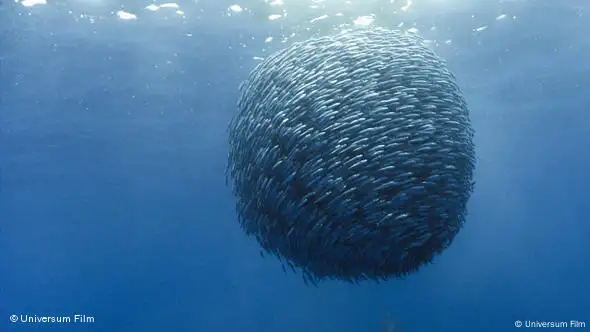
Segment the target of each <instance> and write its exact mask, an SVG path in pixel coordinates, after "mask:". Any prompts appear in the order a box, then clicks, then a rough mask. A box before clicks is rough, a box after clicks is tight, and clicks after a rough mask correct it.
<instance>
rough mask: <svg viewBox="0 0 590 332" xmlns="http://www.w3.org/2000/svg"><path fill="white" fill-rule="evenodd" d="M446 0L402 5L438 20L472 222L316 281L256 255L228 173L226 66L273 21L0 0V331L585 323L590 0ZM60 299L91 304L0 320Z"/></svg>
mask: <svg viewBox="0 0 590 332" xmlns="http://www.w3.org/2000/svg"><path fill="white" fill-rule="evenodd" d="M415 2H417V3H419V1H415ZM422 2H423V3H426V1H422ZM433 2H436V1H433ZM439 2H440V1H439ZM450 2H452V3H453V4H455V5H453V6H450V5H449V6H446V7H443V6H442V5H440V4H438V5H432V7H431V10H428V9H429V7H428V5H426V4H424V6H423V7H422V11H420V12H415V13H414V14H413V15H414V16H415V17H414V19H415V22H417V26H419V27H421V26H422V25H423V26H424V27H426V28H428V27H429V26H431V25H436V26H437V31H438V32H437V33H438V35H437V36H439V37H440V38H442V39H441V40H445V39H452V43H450V44H445V43H441V46H440V47H438V48H437V52H438V53H439V54H440V55H441V56H442V57H444V58H445V59H447V60H448V63H449V66H450V67H451V69H452V70H453V71H454V72H455V73H456V76H457V78H458V80H459V83H460V85H461V86H462V87H463V89H464V92H465V96H466V98H467V100H468V102H469V104H470V106H471V108H472V119H473V124H474V127H475V129H476V132H477V134H476V143H477V154H478V159H479V161H478V167H477V174H476V181H477V188H476V192H475V194H474V195H473V197H472V200H471V201H470V205H469V209H470V215H469V218H468V222H467V224H466V227H465V228H464V229H463V230H462V232H461V233H460V234H459V235H458V237H457V238H456V241H455V242H454V244H453V246H452V247H451V248H450V249H449V250H447V251H446V252H445V253H444V254H443V255H442V256H441V257H440V258H438V259H437V260H436V262H435V264H433V265H430V266H428V267H425V268H423V269H422V270H421V271H420V272H419V273H418V274H415V275H412V276H411V277H409V278H407V279H406V280H401V281H392V282H389V283H386V284H381V285H372V284H364V285H362V286H351V285H347V284H339V283H325V284H321V286H320V288H318V289H316V288H312V287H306V286H305V285H304V283H303V282H302V280H301V278H300V277H299V276H296V275H293V274H284V273H283V272H282V270H281V268H280V264H278V262H277V261H276V260H274V259H270V258H267V259H262V258H260V256H259V254H258V249H257V245H256V243H255V241H254V240H253V239H248V238H246V237H245V236H244V235H243V233H242V231H241V229H240V227H239V226H238V223H237V220H236V216H235V213H234V210H233V209H234V205H233V204H234V199H233V198H232V196H231V195H230V192H229V189H228V188H227V187H226V186H225V178H224V167H225V162H226V155H227V138H226V127H227V123H228V121H229V119H230V118H231V116H232V114H233V112H234V111H235V103H236V98H237V86H238V84H239V83H240V81H241V80H243V79H244V78H245V77H246V75H247V73H248V71H249V70H250V69H251V68H252V67H253V66H254V65H255V61H254V60H252V57H253V56H256V55H260V51H261V49H262V48H264V47H265V45H263V43H262V40H263V39H264V38H265V37H266V36H267V35H268V33H269V32H271V33H272V32H273V31H278V30H277V28H276V25H274V26H272V25H268V24H264V23H262V22H261V21H259V20H247V19H244V18H239V17H238V18H236V17H231V18H228V17H225V18H224V17H222V15H221V14H220V13H223V11H224V10H225V8H227V6H228V5H229V3H225V2H224V1H220V2H214V1H201V2H200V3H197V4H195V3H190V4H186V6H184V7H182V8H183V9H184V10H185V11H186V16H187V18H186V19H184V20H182V19H179V18H178V17H174V15H170V17H169V18H168V19H164V18H162V17H161V16H157V15H156V13H153V15H152V14H145V13H144V16H141V17H140V18H139V19H138V20H137V21H133V22H122V21H118V20H117V19H116V17H114V16H112V15H111V14H109V12H110V10H113V8H115V9H117V8H118V7H117V4H116V3H107V2H105V3H103V4H102V5H96V4H95V5H90V4H88V3H81V2H78V3H74V2H72V3H49V4H47V5H41V6H36V7H33V8H25V7H23V6H20V5H19V4H15V3H12V2H8V3H7V2H4V3H3V4H2V5H0V31H1V35H0V59H1V68H0V69H1V71H0V73H1V76H0V97H1V99H0V126H1V127H0V129H1V136H0V167H1V174H0V175H1V178H0V181H1V182H0V190H1V191H0V331H2V332H4V331H12V330H22V331H29V330H31V331H33V330H45V329H55V330H64V331H145V332H150V331H207V332H209V331H212V332H213V331H245V332H246V331H260V332H267V331H268V332H271V331H272V332H275V331H277V332H302V331H306V332H316V331H317V332H326V331H337V332H361V331H362V332H364V331H367V332H369V331H379V328H380V324H381V322H382V320H383V319H384V317H385V316H386V315H388V314H391V316H392V317H393V318H394V320H395V321H396V322H397V324H398V326H399V331H401V332H413V331H480V332H485V331H494V332H497V331H512V330H516V328H514V321H515V320H517V319H520V320H539V321H550V320H566V321H569V320H572V319H577V320H580V321H585V322H586V325H587V328H588V329H590V267H589V262H590V243H589V239H590V216H589V212H590V191H589V190H588V188H589V187H590V175H589V172H590V110H589V107H590V92H589V91H590V61H589V59H590V38H588V37H587V34H588V32H589V31H590V3H587V2H585V1H562V2H557V1H510V2H506V1H500V2H494V1H483V0H482V1H475V2H470V3H469V4H466V3H462V2H461V1H450ZM543 3H544V4H543ZM549 3H551V5H548V4H549ZM144 5H145V4H143V3H132V4H128V6H131V7H134V8H141V7H143V6H144ZM84 6H86V7H84ZM185 7H186V8H185ZM442 8H444V10H443V9H442ZM68 10H73V11H74V14H68ZM79 12H86V13H93V14H94V15H97V16H101V15H102V17H104V18H103V19H98V20H97V21H96V22H95V23H94V24H90V23H89V22H88V20H87V19H84V18H82V19H79V20H75V19H74V17H75V16H76V15H77V14H76V13H79ZM502 13H506V14H507V15H508V18H507V19H504V20H500V21H496V20H495V19H494V18H495V17H496V16H497V15H499V14H502ZM150 15H151V16H150ZM191 15H192V16H191ZM408 15H412V14H411V13H409V14H408ZM472 15H474V16H472ZM512 16H516V19H514V18H512ZM488 24H489V27H488V29H487V30H485V31H481V32H480V33H476V32H474V31H473V29H474V28H477V27H478V26H481V25H488ZM422 30H426V31H427V34H428V33H430V34H432V33H433V32H432V31H430V30H428V29H422ZM251 37H256V39H254V40H252V38H251ZM242 44H247V47H243V46H242ZM272 47H280V44H278V45H275V46H272ZM272 47H271V48H272ZM75 313H80V314H87V315H91V316H94V317H95V320H96V322H95V323H94V324H87V325H81V324H68V325H53V326H52V325H50V324H40V325H30V324H26V325H23V324H11V323H10V322H9V319H8V317H9V315H11V314H29V315H39V316H47V315H59V316H62V315H73V314H75Z"/></svg>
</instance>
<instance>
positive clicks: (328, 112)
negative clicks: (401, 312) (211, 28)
mask: <svg viewBox="0 0 590 332" xmlns="http://www.w3.org/2000/svg"><path fill="white" fill-rule="evenodd" d="M236 106H237V112H236V113H235V114H234V116H233V117H232V119H231V121H230V123H229V125H228V127H227V130H228V138H229V139H228V154H227V156H228V157H227V165H226V178H227V180H228V181H227V183H228V186H230V187H231V191H232V194H233V195H234V197H235V206H236V215H237V219H238V222H239V224H240V227H241V228H242V229H243V230H244V232H245V234H246V235H247V236H251V237H253V238H255V239H256V241H258V243H259V245H260V247H261V250H262V251H264V252H266V253H269V254H272V255H275V256H277V257H279V258H281V259H282V261H283V262H286V263H287V265H288V266H289V267H290V268H292V269H295V270H298V271H300V272H302V273H304V274H303V280H304V282H305V283H306V284H309V285H314V286H316V285H317V284H318V283H319V282H320V281H323V280H341V281H345V282H350V283H359V282H362V281H374V282H378V281H384V280H389V279H392V278H404V277H406V276H407V275H410V274H412V273H415V272H417V271H418V270H419V269H421V268H422V267H423V266H425V265H428V264H430V263H432V261H433V260H434V259H435V258H436V256H438V255H440V254H442V253H443V252H444V251H445V250H446V248H447V247H448V246H450V245H451V243H452V240H453V239H454V237H455V236H456V235H457V234H458V233H459V231H460V230H461V229H462V227H463V225H464V223H465V221H466V219H467V213H468V211H467V207H466V206H467V202H468V201H469V199H470V197H471V195H472V193H473V191H474V190H475V185H474V184H475V181H474V174H475V167H476V154H475V144H474V139H473V138H474V135H475V130H474V128H473V126H472V124H471V120H470V108H469V106H468V104H467V101H466V98H465V97H464V96H463V93H462V91H461V89H460V87H459V85H458V84H457V82H456V79H455V76H454V74H453V73H452V72H451V71H450V70H449V69H448V68H447V65H446V63H445V61H444V60H443V59H442V58H440V57H439V56H438V55H436V54H435V53H434V51H433V50H431V49H430V48H429V47H428V46H427V45H426V44H425V43H424V41H423V39H422V38H421V37H419V36H418V35H417V34H415V33H408V32H405V31H400V30H391V29H386V28H381V27H369V28H359V29H352V30H346V31H342V32H340V33H335V34H329V35H325V36H319V37H313V38H309V39H307V40H303V41H299V42H294V43H292V44H290V45H288V46H286V47H285V48H284V49H282V50H278V51H276V52H275V53H273V54H271V55H269V56H268V57H266V58H265V59H264V60H263V61H261V62H259V63H258V64H257V65H256V66H255V67H254V68H253V69H252V71H251V72H250V74H249V75H248V76H247V77H246V79H245V80H244V82H242V83H241V84H240V86H239V88H238V100H237V105H236ZM282 266H284V265H282Z"/></svg>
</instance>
